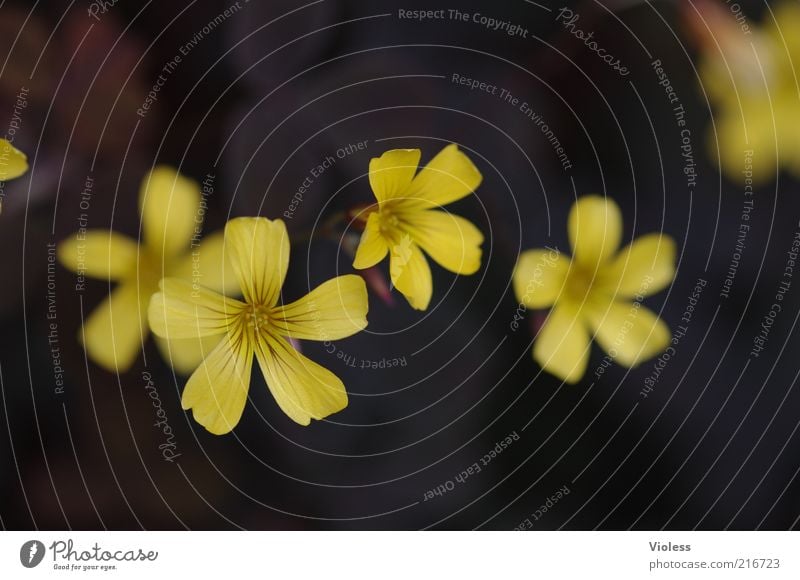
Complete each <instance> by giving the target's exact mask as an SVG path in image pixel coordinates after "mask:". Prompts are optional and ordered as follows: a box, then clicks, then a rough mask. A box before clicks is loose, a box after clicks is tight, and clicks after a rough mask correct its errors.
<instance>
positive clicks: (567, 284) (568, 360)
mask: <svg viewBox="0 0 800 580" xmlns="http://www.w3.org/2000/svg"><path fill="white" fill-rule="evenodd" d="M568 234H569V239H570V244H571V246H572V251H573V257H572V259H571V260H570V259H568V258H566V257H564V256H563V255H561V254H560V253H557V252H555V251H553V250H530V251H527V252H524V253H523V254H522V255H521V256H520V259H519V262H518V263H517V267H516V270H515V272H514V289H515V292H516V295H517V298H518V300H519V302H520V303H521V304H523V305H525V306H526V307H528V308H535V309H536V308H539V309H540V308H548V307H551V306H552V310H551V311H550V314H549V316H548V318H547V320H546V321H545V323H544V326H543V327H542V329H541V330H540V331H539V333H538V336H537V337H536V343H535V346H534V349H533V356H534V358H535V359H536V361H537V362H538V363H539V365H541V366H542V367H543V368H544V369H546V370H547V371H548V372H550V373H552V374H554V375H556V376H557V377H559V378H560V379H562V380H564V381H566V382H568V383H575V382H577V381H579V380H580V379H581V378H582V377H583V375H584V373H585V372H586V367H587V364H588V361H589V352H590V339H591V337H592V334H593V335H594V338H595V340H597V342H598V343H599V344H600V346H601V347H602V348H603V349H604V350H605V351H606V352H607V353H609V356H611V357H612V358H613V359H614V360H616V361H617V362H618V363H620V364H621V365H624V366H626V367H633V366H636V365H637V364H639V363H640V362H642V361H644V360H647V359H649V358H651V357H653V356H655V355H657V354H658V353H660V352H662V351H663V350H664V349H665V348H666V347H667V346H668V345H669V342H670V339H671V335H670V331H669V328H668V327H667V325H666V324H664V322H662V321H661V319H660V318H659V317H658V316H657V315H656V314H654V313H653V312H651V311H650V310H648V309H647V308H645V307H644V306H642V305H641V300H642V299H643V297H644V296H647V295H650V294H654V293H656V292H658V291H660V290H662V289H664V288H665V287H667V286H669V284H670V283H671V282H672V280H673V278H674V276H675V244H674V242H673V241H672V239H671V238H669V237H668V236H666V235H660V234H649V235H646V236H643V237H641V238H639V239H638V240H636V241H634V242H633V243H632V244H630V245H629V246H628V247H626V248H625V249H623V250H621V251H619V252H617V250H618V248H619V244H620V241H621V239H622V216H621V213H620V210H619V207H618V206H617V205H616V203H614V202H613V201H611V200H609V199H606V198H603V197H600V196H596V195H590V196H585V197H582V198H581V199H579V200H578V201H577V202H576V203H575V205H574V206H573V207H572V210H571V212H570V215H569V222H568Z"/></svg>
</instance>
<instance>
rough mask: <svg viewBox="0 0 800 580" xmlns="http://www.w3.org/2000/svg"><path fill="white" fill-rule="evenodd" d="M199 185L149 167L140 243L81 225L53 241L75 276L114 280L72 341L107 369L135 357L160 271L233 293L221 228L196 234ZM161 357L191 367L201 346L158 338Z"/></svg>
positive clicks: (143, 190) (183, 370)
mask: <svg viewBox="0 0 800 580" xmlns="http://www.w3.org/2000/svg"><path fill="white" fill-rule="evenodd" d="M200 203H201V198H200V187H199V185H198V184H197V183H196V182H195V181H193V180H191V179H188V178H186V177H184V176H182V175H181V174H179V173H178V172H177V171H175V170H174V169H171V168H169V167H157V168H155V169H153V171H151V172H150V173H148V175H146V176H145V178H144V180H143V181H142V186H141V189H140V194H139V210H140V214H141V220H142V222H141V229H142V238H143V243H142V244H141V245H139V244H137V242H136V241H135V240H133V239H131V238H128V237H127V236H124V235H122V234H118V233H115V232H113V231H109V230H81V231H78V233H77V234H76V235H75V236H73V237H72V238H70V239H68V240H65V241H63V242H61V243H60V244H59V247H58V258H59V261H60V262H61V263H62V264H63V265H64V266H65V267H66V268H68V269H70V270H72V271H73V272H76V273H77V274H78V275H79V276H81V277H83V276H86V277H90V278H98V279H101V280H107V281H108V282H109V283H110V282H116V283H117V286H116V288H114V290H112V291H111V294H110V295H109V297H108V298H107V299H106V300H105V301H104V302H103V303H102V304H100V305H99V306H98V307H97V308H96V309H95V310H94V311H93V312H92V314H91V315H90V316H89V318H88V319H87V320H86V322H85V323H84V325H83V328H82V329H81V332H80V333H79V340H80V341H81V343H82V344H83V345H84V347H85V348H86V352H87V353H88V355H89V357H90V358H91V359H92V360H93V361H94V362H95V363H97V364H98V365H100V366H102V367H103V368H105V369H106V370H109V371H111V372H114V371H117V372H125V371H127V370H128V369H129V368H130V367H131V365H133V363H134V361H135V360H136V358H137V356H138V354H139V352H140V350H141V348H142V345H143V344H144V341H145V339H146V338H147V335H148V331H149V327H148V324H147V307H148V304H149V301H150V297H151V296H152V295H153V294H154V293H155V292H157V291H158V282H159V280H160V279H161V278H163V277H164V276H175V277H180V278H184V279H187V280H194V281H195V282H200V281H201V282H202V284H203V285H204V286H208V287H211V288H216V289H218V290H221V291H225V292H229V291H236V289H237V288H238V286H237V284H236V279H235V277H234V276H233V275H232V274H231V273H229V272H228V273H227V275H226V272H225V271H224V270H225V269H224V268H223V265H224V263H225V260H224V254H223V236H222V233H221V232H219V233H216V234H211V235H209V236H206V237H205V238H203V239H202V241H201V240H200V239H199V238H200V235H199V234H200V227H201V225H202V214H201V213H200ZM157 343H158V346H159V348H160V350H161V352H162V354H163V355H164V358H165V359H166V360H168V361H170V362H171V363H172V365H173V367H174V368H175V369H176V370H177V371H178V372H181V373H188V372H191V371H192V370H194V369H195V368H197V365H198V364H200V362H201V361H202V352H203V348H204V347H205V348H211V347H213V346H214V345H213V344H210V343H205V344H201V343H199V342H198V341H197V340H193V341H192V340H186V341H173V342H171V343H169V344H167V343H166V341H162V340H158V341H157Z"/></svg>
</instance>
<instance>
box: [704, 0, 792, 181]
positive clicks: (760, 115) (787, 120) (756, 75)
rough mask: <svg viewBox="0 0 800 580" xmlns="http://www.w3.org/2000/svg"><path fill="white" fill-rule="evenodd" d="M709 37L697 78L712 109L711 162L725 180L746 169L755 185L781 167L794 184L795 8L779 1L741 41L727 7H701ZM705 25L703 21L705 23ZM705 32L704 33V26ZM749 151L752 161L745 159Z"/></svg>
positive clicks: (765, 179) (736, 23)
mask: <svg viewBox="0 0 800 580" xmlns="http://www.w3.org/2000/svg"><path fill="white" fill-rule="evenodd" d="M702 6H704V11H703V12H702V16H703V18H704V20H703V21H702V22H700V23H698V25H697V27H698V28H706V35H708V38H707V40H706V42H705V46H706V49H705V50H704V52H703V57H702V60H701V63H700V68H699V71H700V79H701V81H702V86H703V89H704V90H705V92H706V93H707V94H708V96H709V98H710V100H711V103H712V105H713V106H714V108H715V114H714V120H715V124H716V134H715V133H714V127H710V128H709V131H708V150H709V156H710V157H711V158H712V159H713V160H717V159H718V157H717V155H718V148H719V157H720V158H721V160H720V161H721V169H722V171H723V172H724V173H725V174H726V175H727V176H729V177H730V178H731V179H741V178H742V175H743V174H742V172H743V171H744V170H746V169H748V167H747V166H748V165H752V177H753V181H754V184H756V185H758V184H762V183H764V182H765V181H768V180H770V179H773V178H774V177H775V174H776V171H777V170H778V169H779V168H780V167H782V168H785V169H787V170H789V171H791V172H792V173H793V174H794V175H795V176H798V177H800V132H798V130H797V127H798V126H799V125H800V97H798V91H797V77H798V74H800V70H796V69H795V67H794V66H793V64H792V63H793V62H794V63H798V62H800V36H798V35H797V32H796V31H797V30H800V5H799V4H797V2H783V3H781V4H779V5H778V6H776V7H775V8H774V9H773V12H774V16H775V19H774V20H773V19H772V18H771V17H770V16H769V15H768V16H767V18H768V19H769V21H768V22H767V23H765V24H764V25H763V26H762V27H760V28H759V27H756V26H753V25H750V33H749V34H745V33H744V32H743V31H742V29H741V27H740V25H739V23H738V22H737V21H736V20H735V19H734V17H733V15H732V14H731V13H730V11H729V10H728V9H727V8H726V7H725V6H721V5H720V6H716V5H715V4H714V3H710V2H709V3H703V4H702ZM706 20H707V21H708V22H706ZM708 26H710V27H711V30H710V34H709V32H708V30H707V27H708ZM746 151H752V154H746V153H745V152H746Z"/></svg>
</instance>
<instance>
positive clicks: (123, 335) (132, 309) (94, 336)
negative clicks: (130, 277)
mask: <svg viewBox="0 0 800 580" xmlns="http://www.w3.org/2000/svg"><path fill="white" fill-rule="evenodd" d="M149 298H150V295H149V294H147V293H141V292H139V289H138V287H137V286H136V284H135V283H131V282H129V283H125V284H122V285H120V286H119V287H117V288H116V289H114V290H113V291H112V292H111V295H110V296H109V297H108V298H107V299H106V300H104V301H103V302H102V303H101V304H100V305H99V306H98V307H97V308H95V310H94V311H93V312H92V313H91V315H90V316H89V318H88V319H87V320H86V322H85V324H84V325H83V328H82V331H81V333H80V334H79V336H78V338H79V340H80V341H81V343H82V344H83V346H84V348H85V349H86V352H87V354H88V355H89V358H91V359H92V360H93V361H94V362H95V363H97V364H98V365H100V366H101V367H103V368H104V369H106V370H108V371H110V372H125V371H127V370H128V369H129V368H130V367H131V366H132V365H133V363H134V362H135V361H136V358H137V357H138V356H139V352H140V350H141V348H142V343H143V342H144V339H145V338H146V337H147V320H146V318H145V313H146V312H147V301H148V300H149Z"/></svg>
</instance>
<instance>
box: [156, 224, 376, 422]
mask: <svg viewBox="0 0 800 580" xmlns="http://www.w3.org/2000/svg"><path fill="white" fill-rule="evenodd" d="M225 251H226V252H227V253H228V254H229V255H230V258H231V260H232V264H233V269H234V272H235V273H236V278H237V280H238V282H239V286H240V288H241V290H242V293H243V294H244V302H242V301H240V300H235V299H232V298H226V297H225V296H222V295H220V294H217V293H215V292H213V291H211V290H206V289H200V290H197V289H196V288H193V286H192V284H190V283H189V282H186V281H184V280H177V279H170V278H168V279H165V280H162V281H161V292H159V293H157V294H156V295H155V296H153V299H152V301H151V302H150V325H151V327H152V328H153V332H154V333H155V334H157V335H158V336H162V337H164V338H168V339H170V340H172V339H189V338H195V339H197V337H202V338H213V339H215V340H216V342H217V346H216V348H214V349H213V350H212V351H211V352H210V354H208V355H207V356H206V358H205V360H204V361H203V363H202V364H201V365H200V366H199V368H198V369H197V370H196V371H195V372H194V373H193V374H192V376H191V377H190V378H189V382H188V383H187V384H186V388H185V389H184V391H183V398H182V401H181V403H182V405H183V408H184V409H192V412H193V414H194V418H195V420H196V421H197V422H198V423H200V424H201V425H202V426H203V427H205V428H206V429H207V430H208V431H209V432H211V433H213V434H215V435H223V434H225V433H228V432H230V431H231V430H232V429H233V428H234V427H235V426H236V425H237V423H239V419H240V418H241V416H242V412H243V411H244V407H245V403H246V401H247V392H248V390H249V386H250V373H251V369H252V365H253V356H254V355H255V357H256V359H257V360H258V364H259V366H260V367H261V372H262V373H263V374H264V378H265V379H266V381H267V385H268V387H269V389H270V391H271V392H272V395H273V397H275V400H276V402H277V403H278V405H279V406H280V408H281V409H282V410H283V412H284V413H286V415H288V416H289V418H290V419H292V420H293V421H295V422H297V423H299V424H301V425H308V424H309V423H310V422H311V419H317V420H320V419H323V418H325V417H327V416H328V415H330V414H332V413H336V412H337V411H341V410H342V409H344V408H345V407H346V406H347V392H346V391H345V388H344V385H343V384H342V381H340V380H339V378H338V377H336V375H334V374H333V373H331V372H330V371H329V370H327V369H325V368H323V367H321V366H320V365H318V364H317V363H315V362H313V361H311V360H309V359H308V358H306V357H304V356H303V355H301V354H300V353H299V352H297V350H295V349H294V348H293V347H292V345H291V343H290V342H289V340H290V339H301V340H320V341H322V340H338V339H341V338H345V337H348V336H351V335H353V334H355V333H357V332H359V331H361V330H363V329H364V328H366V326H367V319H366V315H367V309H368V303H367V287H366V284H365V283H364V280H363V279H362V278H361V277H360V276H353V275H350V276H340V277H338V278H334V279H332V280H329V281H328V282H325V283H324V284H322V285H321V286H319V287H317V288H316V289H315V290H313V291H312V292H311V293H310V294H308V295H307V296H305V297H304V298H301V299H300V300H297V301H296V302H293V303H291V304H288V305H285V306H279V305H278V301H279V298H280V295H281V288H282V287H283V282H284V279H285V277H286V270H287V268H288V266H289V236H288V234H287V233H286V226H285V225H284V223H283V222H282V221H280V220H275V221H271V220H268V219H266V218H236V219H233V220H231V221H230V222H228V225H227V226H226V227H225Z"/></svg>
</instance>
